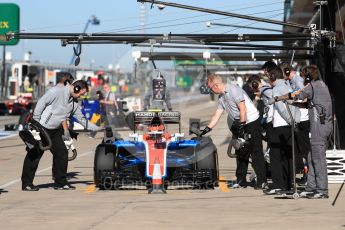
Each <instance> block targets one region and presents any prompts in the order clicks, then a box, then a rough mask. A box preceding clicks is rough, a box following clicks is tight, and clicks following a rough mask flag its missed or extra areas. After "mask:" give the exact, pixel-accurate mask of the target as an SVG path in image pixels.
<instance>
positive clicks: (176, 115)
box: [134, 111, 181, 125]
mask: <svg viewBox="0 0 345 230" xmlns="http://www.w3.org/2000/svg"><path fill="white" fill-rule="evenodd" d="M156 116H158V117H159V118H160V119H161V120H162V122H163V123H164V124H180V120H181V113H180V112H178V111H169V112H168V111H167V112H150V111H136V112H135V113H134V123H135V124H144V125H149V124H150V122H151V120H152V118H154V117H156Z"/></svg>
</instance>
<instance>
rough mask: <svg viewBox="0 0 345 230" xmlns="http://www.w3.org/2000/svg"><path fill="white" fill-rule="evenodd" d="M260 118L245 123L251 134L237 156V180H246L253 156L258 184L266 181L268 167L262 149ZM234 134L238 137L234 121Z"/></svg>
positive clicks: (246, 130)
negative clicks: (250, 159) (250, 158)
mask: <svg viewBox="0 0 345 230" xmlns="http://www.w3.org/2000/svg"><path fill="white" fill-rule="evenodd" d="M260 130H261V127H260V121H259V119H257V120H255V121H253V122H250V123H249V124H247V125H245V132H246V133H248V134H250V135H251V138H250V140H249V141H248V142H249V144H248V145H246V146H245V147H243V148H242V149H240V150H238V151H237V156H236V163H237V168H236V178H237V182H242V183H245V182H246V176H247V171H248V163H249V157H250V156H251V157H252V167H253V168H254V171H255V173H256V176H257V184H258V185H261V184H262V183H264V182H266V167H265V159H264V154H263V150H262V136H261V132H260ZM231 131H232V134H233V135H234V137H235V138H237V137H238V133H237V132H236V122H234V124H233V126H232V128H231Z"/></svg>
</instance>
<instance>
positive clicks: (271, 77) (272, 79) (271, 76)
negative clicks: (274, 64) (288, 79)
mask: <svg viewBox="0 0 345 230" xmlns="http://www.w3.org/2000/svg"><path fill="white" fill-rule="evenodd" d="M268 78H269V79H270V80H271V81H272V82H273V81H276V80H277V77H276V75H275V74H274V73H268Z"/></svg>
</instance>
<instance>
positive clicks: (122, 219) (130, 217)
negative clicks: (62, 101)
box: [0, 97, 345, 230]
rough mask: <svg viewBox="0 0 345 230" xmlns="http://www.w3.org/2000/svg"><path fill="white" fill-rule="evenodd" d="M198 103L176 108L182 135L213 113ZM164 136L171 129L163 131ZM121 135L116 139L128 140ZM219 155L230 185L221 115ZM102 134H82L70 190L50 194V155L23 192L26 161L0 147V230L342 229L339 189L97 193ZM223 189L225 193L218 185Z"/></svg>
mask: <svg viewBox="0 0 345 230" xmlns="http://www.w3.org/2000/svg"><path fill="white" fill-rule="evenodd" d="M199 102H200V103H192V104H189V103H188V101H185V102H184V103H183V104H182V103H181V104H180V105H179V106H178V107H177V109H179V110H180V111H181V112H182V131H183V132H184V133H186V134H188V132H187V129H188V123H189V118H201V120H202V121H206V120H208V119H209V118H210V116H211V114H212V112H213V111H214V109H215V108H216V104H215V103H214V102H209V101H208V100H207V97H203V98H202V99H201V100H200V101H199ZM169 130H174V127H173V125H169ZM127 134H128V132H121V135H122V136H123V137H127ZM210 135H211V137H212V138H213V140H214V142H215V144H216V145H217V148H218V154H219V165H220V175H221V176H223V177H224V179H225V180H233V179H235V178H234V171H235V159H230V158H228V157H227V155H226V149H227V140H228V139H229V137H230V134H229V131H228V128H227V125H226V116H225V115H223V117H222V120H221V121H220V122H219V124H218V125H217V127H216V128H215V129H214V130H213V131H212V132H211V133H210ZM100 141H101V135H100V134H98V135H97V137H96V139H90V138H88V137H87V136H85V135H83V134H82V135H81V137H80V138H79V140H78V141H77V143H76V147H77V149H78V153H79V154H78V158H77V159H76V160H75V161H72V162H70V163H69V170H68V172H69V176H70V177H71V179H70V181H71V183H72V184H74V185H75V186H76V187H77V189H76V190H75V191H55V190H53V189H52V187H51V186H52V179H51V162H52V156H51V154H50V153H49V152H47V153H45V154H44V156H43V158H42V159H41V162H40V166H39V168H38V173H37V176H36V178H35V184H37V185H39V186H40V187H41V189H40V191H39V192H22V191H21V190H20V187H21V186H20V174H21V169H22V164H23V159H24V157H25V150H24V145H23V144H22V142H21V141H20V140H19V138H18V137H10V138H7V139H3V140H0V186H1V188H2V193H1V195H0V228H1V229H35V230H38V229H67V228H68V229H110V228H111V229H187V228H188V229H293V228H303V229H345V190H343V191H342V193H341V195H340V196H339V198H338V201H337V203H336V205H335V206H334V207H332V206H331V203H332V201H333V199H334V197H335V194H336V192H337V191H338V188H339V186H340V185H339V184H337V185H330V199H323V200H308V199H298V200H282V199H274V197H272V196H266V195H263V193H262V192H261V191H257V190H254V189H253V188H250V187H248V188H246V189H229V190H226V189H225V188H224V185H225V184H223V185H222V186H223V187H222V188H216V189H215V190H206V191H205V190H168V193H167V194H166V195H149V194H147V191H146V190H121V191H98V190H97V189H94V185H93V157H94V150H95V148H96V146H97V144H98V143H99V142H100ZM225 187H226V186H225Z"/></svg>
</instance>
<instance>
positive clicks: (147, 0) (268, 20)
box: [137, 0, 309, 29]
mask: <svg viewBox="0 0 345 230" xmlns="http://www.w3.org/2000/svg"><path fill="white" fill-rule="evenodd" d="M137 1H138V2H141V3H144V2H149V3H153V4H162V5H165V6H171V7H176V8H182V9H187V10H195V11H199V12H205V13H210V14H218V15H224V16H228V17H235V18H242V19H248V20H252V21H257V22H266V23H271V24H277V25H283V26H291V27H296V28H302V29H308V28H309V27H308V26H306V25H301V24H297V23H290V22H280V21H276V20H272V19H266V18H258V17H253V16H248V15H242V14H235V13H230V12H224V11H219V10H211V9H206V8H200V7H194V6H188V5H182V4H177V3H171V2H162V1H156V0H154V1H153V0H137Z"/></svg>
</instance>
